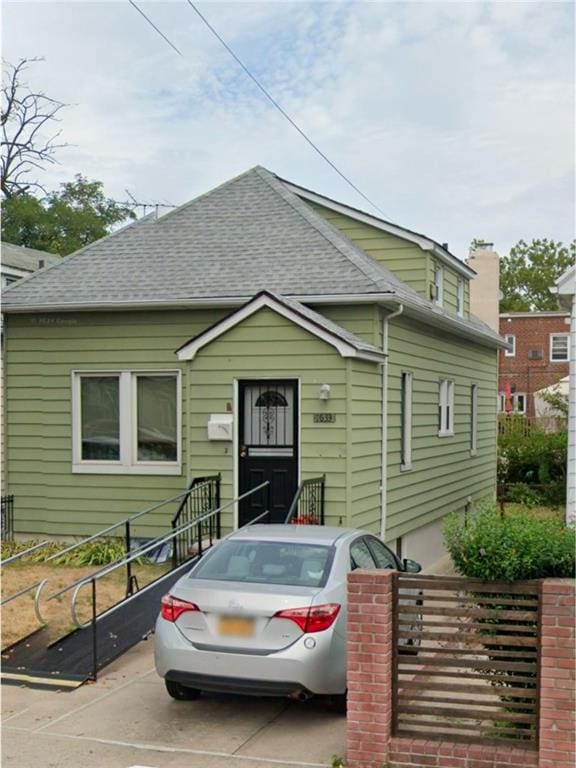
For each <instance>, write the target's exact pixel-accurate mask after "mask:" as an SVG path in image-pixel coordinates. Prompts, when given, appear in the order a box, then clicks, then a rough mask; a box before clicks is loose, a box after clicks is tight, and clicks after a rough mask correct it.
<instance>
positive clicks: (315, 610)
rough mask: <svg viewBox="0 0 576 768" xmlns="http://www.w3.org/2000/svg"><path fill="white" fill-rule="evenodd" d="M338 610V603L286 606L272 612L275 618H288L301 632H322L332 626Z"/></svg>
mask: <svg viewBox="0 0 576 768" xmlns="http://www.w3.org/2000/svg"><path fill="white" fill-rule="evenodd" d="M339 611H340V605H339V603H326V604H325V605H313V606H312V607H311V608H288V609H286V610H285V611H278V613H275V614H274V618H276V619H290V620H291V621H293V622H295V623H296V624H298V626H299V627H300V629H301V630H302V632H305V633H309V632H322V631H323V630H325V629H328V627H330V626H332V624H333V623H334V620H335V619H336V616H338V613H339Z"/></svg>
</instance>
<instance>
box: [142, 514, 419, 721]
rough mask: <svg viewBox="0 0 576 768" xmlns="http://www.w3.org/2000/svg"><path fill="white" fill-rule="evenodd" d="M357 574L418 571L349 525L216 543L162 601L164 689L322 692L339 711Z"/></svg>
mask: <svg viewBox="0 0 576 768" xmlns="http://www.w3.org/2000/svg"><path fill="white" fill-rule="evenodd" d="M354 568H394V569H398V570H406V571H411V572H418V571H419V570H420V566H419V565H418V564H417V563H415V562H413V561H411V560H404V561H402V562H400V561H399V560H398V558H397V557H396V555H395V554H394V553H393V552H392V551H391V550H390V549H389V548H388V547H387V546H386V545H385V544H383V542H381V541H380V540H379V539H378V538H376V537H375V536H373V535H372V534H371V533H369V532H367V531H362V530H356V529H351V528H330V527H325V526H306V525H303V526H296V525H254V526H248V527H245V528H241V529H239V530H238V531H235V532H234V533H231V534H230V535H229V536H227V537H226V538H224V539H222V540H221V541H220V542H218V543H217V544H216V545H215V546H214V547H213V548H212V549H211V550H210V551H209V552H207V553H206V554H205V555H204V557H202V559H201V560H199V561H198V562H197V563H196V564H195V565H194V566H193V567H192V569H191V570H190V572H189V573H188V574H186V576H184V577H183V578H181V579H180V580H179V581H178V582H176V584H175V585H174V587H173V588H172V590H171V592H170V594H168V595H165V596H164V597H163V598H162V605H161V612H160V615H159V617H158V621H157V623H156V642H155V657H156V669H157V671H158V674H159V675H160V676H161V677H163V678H164V680H165V683H166V689H167V691H168V693H169V694H170V695H171V696H172V697H173V698H176V699H195V698H197V697H198V696H199V695H200V693H201V692H202V691H217V692H230V693H239V694H251V695H258V696H266V695H268V696H290V697H292V698H299V699H305V698H309V697H310V696H313V695H318V694H320V695H327V696H330V697H332V699H333V700H334V701H336V702H337V703H338V706H339V707H340V708H342V707H344V706H345V694H346V575H347V573H348V572H349V571H350V570H353V569H354Z"/></svg>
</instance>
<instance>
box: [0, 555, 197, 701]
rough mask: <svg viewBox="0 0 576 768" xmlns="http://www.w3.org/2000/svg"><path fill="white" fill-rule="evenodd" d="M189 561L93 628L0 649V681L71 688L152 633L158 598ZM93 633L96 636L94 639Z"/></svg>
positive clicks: (40, 635) (44, 634) (43, 632)
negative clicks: (0, 670)
mask: <svg viewBox="0 0 576 768" xmlns="http://www.w3.org/2000/svg"><path fill="white" fill-rule="evenodd" d="M193 563H194V559H191V560H187V561H186V562H185V563H182V564H181V565H179V566H178V567H177V568H175V569H174V570H172V571H170V572H169V573H166V574H164V575H163V576H161V577H160V578H158V579H156V581H153V582H151V583H150V584H148V585H146V586H145V587H143V588H142V589H141V590H140V591H138V592H136V593H135V594H134V595H131V596H130V597H128V598H126V599H125V600H123V601H122V602H121V603H118V604H117V605H116V606H114V607H112V608H110V609H109V610H108V611H106V612H104V613H102V614H101V615H100V616H98V618H97V619H96V631H95V633H94V630H93V627H92V626H90V627H88V628H86V629H84V628H82V629H76V630H74V631H73V632H70V633H69V634H68V635H65V636H64V637H61V638H58V639H54V637H53V636H52V637H51V636H50V631H49V627H43V628H42V629H40V630H37V631H36V632H34V633H33V634H32V635H29V636H28V637H26V638H24V639H23V640H19V641H18V642H17V643H15V644H14V645H12V646H10V647H9V648H7V649H6V650H4V651H2V672H1V674H0V679H1V681H2V683H3V684H7V685H20V686H22V685H25V686H27V687H31V688H53V689H60V690H62V691H64V690H73V689H74V688H77V687H78V686H79V685H82V683H85V682H86V681H87V680H90V679H95V677H96V674H97V673H98V672H99V671H100V670H101V669H103V668H104V667H105V666H107V665H108V664H110V662H112V661H114V660H115V659H117V658H118V656H121V655H122V654H123V653H125V652H126V651H127V650H129V649H130V648H132V646H134V645H136V643H138V642H139V641H140V640H143V639H145V638H146V637H148V635H149V634H150V633H151V632H152V630H153V629H154V625H155V623H156V617H157V616H158V612H159V610H160V598H161V597H162V595H164V594H165V593H166V592H167V591H169V590H170V588H171V587H172V585H173V584H174V583H175V582H176V581H177V580H178V579H179V578H180V577H181V576H182V575H183V574H185V573H186V572H187V571H188V570H189V569H190V568H191V566H192V565H193ZM94 635H95V638H94Z"/></svg>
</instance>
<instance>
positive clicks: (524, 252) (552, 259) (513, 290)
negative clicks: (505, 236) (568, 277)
mask: <svg viewBox="0 0 576 768" xmlns="http://www.w3.org/2000/svg"><path fill="white" fill-rule="evenodd" d="M575 260H576V240H574V241H572V243H570V245H568V246H565V245H563V244H562V243H561V242H557V241H555V240H548V239H547V238H543V239H541V240H532V242H531V243H527V242H525V241H524V240H520V241H519V242H518V243H516V245H515V246H514V247H513V248H512V249H511V250H510V253H509V254H508V255H507V256H504V257H503V258H502V259H501V261H500V290H501V292H502V299H501V301H500V311H501V312H528V311H531V310H554V309H557V308H558V300H557V298H556V296H554V294H552V293H550V288H551V286H553V285H554V283H555V282H556V280H557V279H558V278H559V277H560V276H561V275H562V274H563V273H564V272H565V271H566V270H567V269H568V268H569V267H571V266H572V265H573V264H574V262H575Z"/></svg>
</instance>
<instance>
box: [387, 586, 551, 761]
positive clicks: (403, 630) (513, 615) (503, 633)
mask: <svg viewBox="0 0 576 768" xmlns="http://www.w3.org/2000/svg"><path fill="white" fill-rule="evenodd" d="M539 615H540V582H537V581H534V582H522V583H512V584H509V583H505V582H490V583H486V582H482V581H478V580H474V579H468V578H459V577H441V576H425V575H422V574H418V575H416V574H415V575H409V574H403V573H398V574H396V575H395V580H394V639H393V648H394V660H393V693H392V701H393V707H394V710H393V733H394V735H397V736H406V737H412V738H426V739H435V738H438V739H442V738H444V739H450V740H451V741H464V742H467V743H479V744H496V745H498V744H508V745H511V743H512V744H513V743H514V742H516V743H520V744H522V745H523V746H533V747H534V748H536V746H537V733H538V708H539V707H538V696H539V666H540V664H539V660H540V647H539V636H540V633H539V623H540V622H539Z"/></svg>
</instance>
